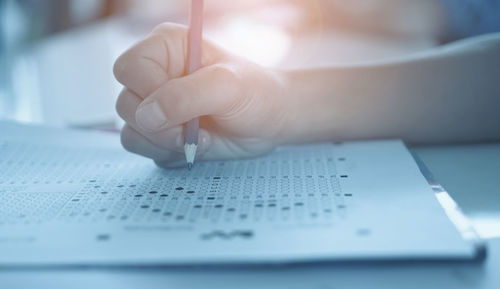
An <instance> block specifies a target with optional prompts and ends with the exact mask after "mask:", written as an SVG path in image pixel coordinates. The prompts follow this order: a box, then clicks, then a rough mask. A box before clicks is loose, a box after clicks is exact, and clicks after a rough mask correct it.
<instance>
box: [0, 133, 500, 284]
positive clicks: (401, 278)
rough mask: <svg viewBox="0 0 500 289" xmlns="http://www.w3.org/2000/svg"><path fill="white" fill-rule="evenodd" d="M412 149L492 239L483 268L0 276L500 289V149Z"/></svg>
mask: <svg viewBox="0 0 500 289" xmlns="http://www.w3.org/2000/svg"><path fill="white" fill-rule="evenodd" d="M413 150H414V151H415V152H416V153H417V155H418V156H419V157H420V158H421V159H422V160H423V161H424V163H426V165H427V166H428V167H429V169H430V170H431V171H432V172H433V173H434V175H435V176H436V178H437V179H438V180H439V181H440V182H441V184H442V185H443V186H444V187H445V188H446V189H447V190H448V191H449V193H450V195H451V196H452V197H453V198H454V199H455V200H456V201H457V203H458V204H459V205H460V206H461V207H462V209H463V211H464V212H465V213H466V214H467V215H469V216H470V217H471V219H472V220H473V223H474V224H475V225H476V226H477V228H478V231H479V233H480V235H482V236H483V237H487V238H488V239H487V244H488V256H487V258H486V260H485V261H484V262H482V263H480V262H479V263H455V262H384V263H337V264H323V265H309V266H305V265H302V266H292V267H266V268H253V269H250V268H124V269H123V268H122V269H119V268H109V269H95V268H80V269H75V268H73V269H44V270H34V269H33V270H4V271H0V287H1V288H4V289H10V288H30V289H31V288H35V287H36V288H54V286H56V287H57V288H107V289H111V288H141V289H147V288H158V287H165V288H217V289H221V288H293V289H302V288H318V289H328V288H492V289H493V288H495V289H496V288H500V274H499V272H500V271H499V268H500V143H490V144H476V145H455V146H425V147H415V148H413Z"/></svg>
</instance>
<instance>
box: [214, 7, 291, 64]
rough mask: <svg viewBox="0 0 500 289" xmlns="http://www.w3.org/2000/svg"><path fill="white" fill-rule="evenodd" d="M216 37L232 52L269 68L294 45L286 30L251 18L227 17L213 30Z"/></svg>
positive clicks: (278, 61)
mask: <svg viewBox="0 0 500 289" xmlns="http://www.w3.org/2000/svg"><path fill="white" fill-rule="evenodd" d="M213 37H214V38H215V40H216V41H217V42H218V43H220V44H221V45H222V46H223V47H225V48H226V49H228V50H229V51H231V52H232V53H234V54H237V55H239V56H242V57H245V58H247V59H249V60H251V61H253V62H256V63H258V64H261V65H263V66H268V67H269V66H275V65H277V64H278V63H280V61H282V60H283V59H284V58H285V56H286V55H287V53H288V51H289V49H290V45H291V39H290V37H289V36H288V35H287V34H286V33H285V31H283V29H280V28H279V27H277V26H272V25H266V24H261V23H258V22H257V21H253V20H252V19H250V18H248V17H234V18H230V19H228V20H227V21H225V22H224V23H223V25H221V28H220V29H218V30H217V31H214V34H213Z"/></svg>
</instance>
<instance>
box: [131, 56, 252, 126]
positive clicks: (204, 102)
mask: <svg viewBox="0 0 500 289" xmlns="http://www.w3.org/2000/svg"><path fill="white" fill-rule="evenodd" d="M239 91H240V81H239V76H238V74H237V71H236V70H235V69H234V67H233V66H232V65H230V64H216V65H212V66H207V67H204V68H201V69H199V70H198V71H196V72H195V73H193V74H190V75H188V76H185V77H181V78H175V79H172V80H170V81H168V82H166V83H165V84H164V85H162V86H161V87H160V88H158V89H157V90H156V91H154V92H153V93H152V94H151V95H150V96H148V97H147V98H146V99H145V100H144V101H143V102H142V103H141V104H140V105H139V106H138V108H137V111H136V114H135V118H136V122H137V124H138V125H139V126H140V127H141V128H142V129H144V130H146V131H149V132H156V131H160V130H163V129H166V128H169V127H173V126H176V125H179V124H182V123H185V122H187V121H189V120H191V119H193V118H196V117H200V116H203V115H216V114H222V113H225V112H227V111H228V110H229V109H230V108H231V107H233V104H234V103H235V102H236V101H238V99H237V97H242V96H243V94H241V93H239Z"/></svg>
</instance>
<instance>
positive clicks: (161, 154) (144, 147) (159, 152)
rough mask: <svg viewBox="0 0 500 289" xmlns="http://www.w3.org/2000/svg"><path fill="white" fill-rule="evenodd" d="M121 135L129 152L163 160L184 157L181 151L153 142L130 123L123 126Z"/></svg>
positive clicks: (123, 144)
mask: <svg viewBox="0 0 500 289" xmlns="http://www.w3.org/2000/svg"><path fill="white" fill-rule="evenodd" d="M120 136H121V142H122V146H123V147H124V148H125V149H126V150H127V151H129V152H132V153H135V154H139V155H142V156H145V157H147V158H151V159H154V160H158V161H163V162H168V161H176V160H181V159H183V158H184V156H183V154H182V153H181V152H178V151H172V150H169V149H165V148H162V147H159V146H157V145H155V144H153V143H152V142H150V141H149V140H148V139H147V138H145V137H144V136H143V135H141V134H140V133H138V132H137V131H136V130H134V129H133V128H132V127H130V126H129V125H126V126H125V127H123V129H122V131H121V135H120Z"/></svg>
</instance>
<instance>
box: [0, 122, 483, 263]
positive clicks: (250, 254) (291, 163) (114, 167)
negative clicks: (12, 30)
mask: <svg viewBox="0 0 500 289" xmlns="http://www.w3.org/2000/svg"><path fill="white" fill-rule="evenodd" d="M0 132H1V135H0V152H1V154H0V172H1V174H0V266H25V265H27V266H33V265H35V266H38V265H40V266H46V265H96V266H102V265H132V266H133V265H200V264H207V265H208V264H210V265H218V264H226V265H227V264H246V265H248V264H250V265H251V264H285V263H300V262H316V261H346V260H349V261H351V260H401V259H404V260H413V259H453V260H455V259H463V260H467V259H474V258H476V257H478V256H479V255H481V254H480V252H481V251H482V250H481V249H480V248H481V246H479V245H478V243H477V242H476V240H475V239H474V238H473V237H474V236H473V235H474V234H473V232H472V231H471V230H470V228H468V227H466V226H465V225H464V224H465V223H466V222H465V221H466V220H465V219H464V218H461V215H460V214H459V213H458V211H456V208H455V207H454V203H453V201H452V200H451V199H450V198H449V197H448V198H447V197H446V196H447V195H446V196H443V195H441V197H437V196H438V194H436V192H435V191H433V189H432V188H431V186H430V185H429V183H428V182H427V181H426V179H425V178H424V177H423V175H422V174H421V172H420V170H419V168H418V166H417V164H416V163H415V161H414V159H413V158H412V156H411V154H410V153H409V151H408V150H407V149H406V147H405V146H404V144H403V143H402V142H401V141H369V142H347V143H343V144H333V143H323V144H311V145H301V146H288V147H280V148H278V149H276V150H275V151H274V152H272V153H270V154H268V155H265V156H262V157H259V158H253V159H243V160H231V161H215V162H198V163H196V165H195V167H194V168H193V169H192V170H187V169H186V168H178V169H169V170H166V169H161V168H158V167H156V166H155V165H154V163H153V162H152V161H151V160H148V159H146V158H142V157H140V156H136V155H133V154H131V153H128V152H126V151H124V150H123V149H122V148H121V145H120V142H119V136H118V134H116V133H105V132H89V131H78V130H63V129H54V128H43V127H35V126H26V125H19V124H14V123H8V122H0ZM452 219H455V220H452ZM457 220H458V221H457ZM452 221H453V222H452ZM483 251H484V250H483Z"/></svg>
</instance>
